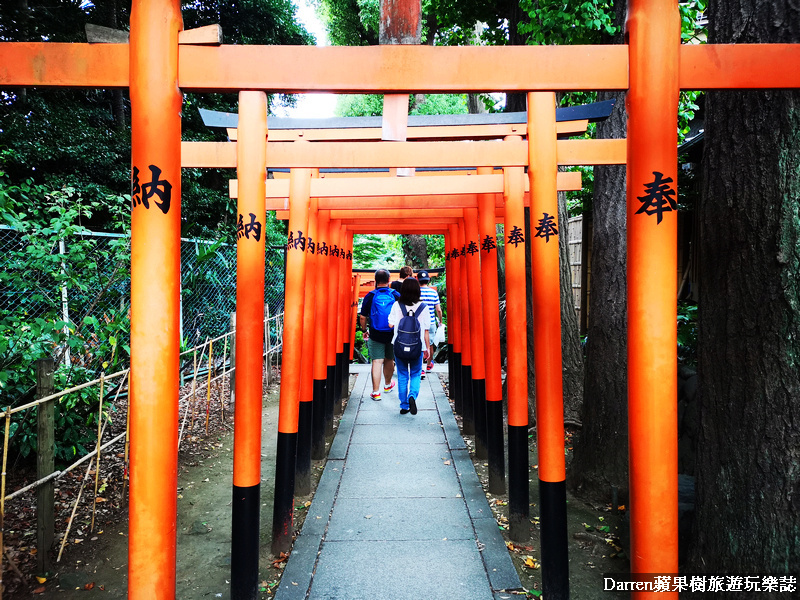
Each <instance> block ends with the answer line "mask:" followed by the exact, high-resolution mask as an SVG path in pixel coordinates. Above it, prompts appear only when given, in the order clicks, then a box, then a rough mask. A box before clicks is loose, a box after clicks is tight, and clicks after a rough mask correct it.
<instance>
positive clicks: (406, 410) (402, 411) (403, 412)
mask: <svg viewBox="0 0 800 600" xmlns="http://www.w3.org/2000/svg"><path fill="white" fill-rule="evenodd" d="M406 413H408V409H407V408H401V409H400V414H401V415H404V414H406Z"/></svg>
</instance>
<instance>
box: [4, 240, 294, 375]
mask: <svg viewBox="0 0 800 600" xmlns="http://www.w3.org/2000/svg"><path fill="white" fill-rule="evenodd" d="M57 238H58V236H51V237H50V238H48V239H46V240H45V239H41V238H34V237H32V236H31V235H29V234H26V233H25V232H21V231H17V230H15V229H12V228H9V227H7V226H0V317H2V316H12V315H13V316H15V317H16V318H17V319H18V320H19V322H20V323H23V324H25V323H33V324H35V323H37V322H40V323H58V322H63V325H60V326H61V327H70V328H71V332H72V334H75V333H76V332H77V333H80V334H81V335H82V337H83V338H84V340H85V342H86V344H87V345H88V346H91V345H92V344H93V343H95V342H99V341H103V340H98V339H96V338H97V337H98V335H100V336H102V335H103V334H102V333H100V332H101V331H103V332H105V333H106V334H107V335H108V332H111V334H115V335H114V337H115V340H114V341H115V345H118V346H119V347H124V346H126V345H128V344H129V331H130V323H129V316H130V236H125V235H119V234H108V233H99V232H87V231H85V230H84V231H83V232H81V233H75V234H72V235H69V236H65V237H61V238H60V239H57ZM284 277H285V249H284V248H283V247H277V248H269V247H268V248H267V251H266V265H265V271H264V279H265V290H264V296H265V303H266V306H267V309H268V310H269V314H270V315H274V314H277V313H279V312H281V311H282V310H283V300H284ZM235 310H236V246H235V245H231V244H225V243H222V242H212V241H204V240H194V239H182V240H181V343H182V345H183V346H185V347H191V346H194V345H197V344H198V343H202V342H203V340H204V339H205V338H206V337H210V338H213V337H216V336H219V335H221V334H223V333H224V332H226V331H227V330H228V326H229V321H230V314H231V313H232V312H234V311H235ZM40 320H41V321H40ZM74 354H75V352H74V351H73V357H72V358H73V359H75V358H76V356H75V355H74ZM69 356H70V354H69V349H68V348H66V347H65V348H64V349H63V351H62V356H56V358H57V359H59V358H60V359H61V360H66V361H67V362H69V360H70V358H69ZM86 356H88V357H90V356H91V350H88V351H87V352H86ZM102 358H103V360H108V357H102ZM120 358H121V357H120ZM87 362H90V360H84V363H87ZM84 366H89V365H88V364H84Z"/></svg>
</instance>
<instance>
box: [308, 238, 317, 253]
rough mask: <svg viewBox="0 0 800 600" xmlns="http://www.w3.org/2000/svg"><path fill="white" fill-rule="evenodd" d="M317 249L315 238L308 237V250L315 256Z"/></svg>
mask: <svg viewBox="0 0 800 600" xmlns="http://www.w3.org/2000/svg"><path fill="white" fill-rule="evenodd" d="M316 249H317V244H316V243H315V242H314V238H312V237H311V236H308V245H307V246H306V250H308V251H309V252H310V253H311V254H314V252H315V251H316Z"/></svg>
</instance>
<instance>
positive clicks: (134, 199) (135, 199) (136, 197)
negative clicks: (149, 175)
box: [131, 167, 150, 208]
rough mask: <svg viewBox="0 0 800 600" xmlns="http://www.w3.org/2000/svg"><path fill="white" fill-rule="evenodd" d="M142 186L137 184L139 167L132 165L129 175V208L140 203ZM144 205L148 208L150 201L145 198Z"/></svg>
mask: <svg viewBox="0 0 800 600" xmlns="http://www.w3.org/2000/svg"><path fill="white" fill-rule="evenodd" d="M141 193H142V188H141V186H140V185H139V169H138V168H137V167H133V177H131V208H135V207H136V206H138V205H139V204H141V203H142V197H141ZM144 207H145V208H150V202H148V201H147V199H146V198H145V201H144Z"/></svg>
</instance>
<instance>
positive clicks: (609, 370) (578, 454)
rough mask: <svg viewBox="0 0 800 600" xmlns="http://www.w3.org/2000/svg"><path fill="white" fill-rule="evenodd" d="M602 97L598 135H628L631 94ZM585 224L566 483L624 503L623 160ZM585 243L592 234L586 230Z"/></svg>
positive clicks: (619, 22)
mask: <svg viewBox="0 0 800 600" xmlns="http://www.w3.org/2000/svg"><path fill="white" fill-rule="evenodd" d="M624 19H625V5H624V4H623V3H621V2H619V3H617V4H616V5H615V7H614V13H613V24H614V26H615V28H616V31H617V33H616V34H615V35H613V36H606V37H607V39H606V40H604V41H605V42H606V43H615V44H621V43H623V42H624V39H623V34H622V31H623V24H624ZM597 99H598V101H603V100H608V99H614V100H616V102H615V103H614V109H613V111H612V113H611V116H610V117H609V118H608V119H606V120H605V121H602V122H600V123H598V124H597V138H598V139H607V138H617V139H622V138H624V137H625V134H626V119H627V116H626V113H625V93H624V92H622V93H618V92H600V93H599V94H598V98H597ZM583 227H584V230H587V229H589V228H590V227H591V240H592V245H591V248H592V253H591V264H589V265H585V266H584V268H587V267H588V268H589V270H590V271H589V272H590V273H591V274H592V279H591V282H592V293H591V294H590V295H589V306H588V307H587V308H588V311H589V321H588V328H587V336H586V373H585V379H584V389H583V392H584V397H583V407H582V414H581V421H582V427H581V431H580V434H579V435H578V437H577V439H576V440H575V444H574V454H573V461H572V463H571V464H570V472H569V476H568V479H567V483H568V485H569V487H570V489H571V490H572V491H573V492H575V493H578V494H579V495H581V496H584V497H589V498H592V499H594V500H597V501H603V502H605V501H609V500H610V499H611V497H612V495H613V494H612V489H613V488H617V489H618V490H619V499H620V500H621V501H624V499H625V498H626V497H627V490H628V402H627V399H628V396H627V393H628V392H627V389H628V386H627V344H626V339H627V324H626V323H627V301H626V297H627V285H626V279H625V278H626V269H625V265H626V258H625V254H626V241H625V239H626V238H625V229H626V226H625V166H624V165H610V166H596V167H594V195H593V197H592V205H591V210H589V211H584V221H583ZM583 239H584V243H586V242H587V241H588V239H589V238H588V236H586V235H584V238H583Z"/></svg>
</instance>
